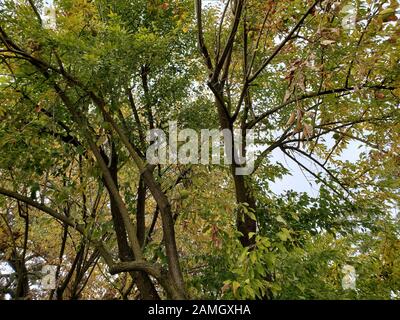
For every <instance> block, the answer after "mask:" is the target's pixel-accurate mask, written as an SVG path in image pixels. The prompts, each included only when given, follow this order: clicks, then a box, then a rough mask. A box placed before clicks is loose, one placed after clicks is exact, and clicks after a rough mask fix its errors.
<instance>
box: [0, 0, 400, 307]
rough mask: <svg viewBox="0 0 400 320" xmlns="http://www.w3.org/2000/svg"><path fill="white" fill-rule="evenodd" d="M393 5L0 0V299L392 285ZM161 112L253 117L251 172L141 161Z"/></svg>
mask: <svg viewBox="0 0 400 320" xmlns="http://www.w3.org/2000/svg"><path fill="white" fill-rule="evenodd" d="M399 10H400V7H399V2H398V1H397V0H390V1H387V0H386V1H382V0H360V1H354V2H353V1H334V0H324V1H311V0H292V1H287V0H284V1H273V0H265V1H260V0H224V1H222V0H221V1H214V2H210V1H204V3H202V1H200V0H195V1H193V0H190V1H187V0H170V1H164V0H119V1H111V0H92V1H89V0H54V1H52V2H51V4H50V5H49V2H47V4H46V3H45V2H44V1H42V0H29V1H25V0H18V1H17V0H1V1H0V60H1V64H0V298H4V299H160V298H161V299H164V298H172V299H222V298H226V299H398V298H399V297H400V224H399V218H400V216H399V215H398V213H397V210H398V209H397V208H398V203H399V187H400V169H399V168H400V137H399V132H400V112H399V110H400V108H399V105H400V103H399V102H400V64H399V60H400V50H399V48H400V22H399V21H400V20H399V19H398V18H399V14H400V11H399ZM53 13H54V14H53ZM345 19H350V20H349V21H350V22H351V23H353V24H352V25H351V24H350V26H347V25H345V24H344V23H343V21H345ZM171 120H174V121H177V123H178V126H179V127H180V128H192V129H194V130H196V131H200V130H201V129H204V128H210V129H218V128H219V129H230V130H233V129H235V128H241V129H243V130H246V129H253V130H254V132H255V136H256V145H257V146H258V147H257V160H256V163H255V170H254V172H253V173H252V174H251V175H247V176H239V175H236V174H235V169H236V168H238V167H240V164H239V163H235V162H234V163H233V164H231V165H216V164H213V165H193V164H168V165H150V164H148V163H147V162H146V149H147V147H148V145H149V142H148V141H147V140H146V133H147V131H148V130H149V129H152V128H162V129H167V128H168V122H169V121H171ZM244 132H245V131H244ZM232 152H234V151H232ZM243 152H244V153H246V152H248V148H244V150H243ZM349 152H350V153H352V155H354V157H353V158H354V159H356V160H354V161H353V160H352V161H349V160H347V159H346V157H345V155H346V153H347V154H348V153H349ZM277 154H281V155H282V156H281V157H277V156H276V155H277ZM283 156H284V158H283ZM281 159H285V160H284V161H282V160H281ZM295 166H296V167H299V168H300V170H301V172H302V173H303V174H304V179H305V184H304V185H307V180H306V179H307V178H308V179H309V180H310V181H312V182H313V183H314V188H315V189H316V190H317V194H316V195H313V196H312V195H311V194H310V193H307V192H306V190H286V191H284V192H281V193H278V192H274V187H273V186H274V184H277V183H278V184H279V183H280V181H281V179H282V178H283V177H286V176H288V175H291V174H293V173H294V172H293V168H294V167H295ZM297 171H298V170H297ZM293 177H294V179H302V178H303V176H301V175H299V174H298V173H297V174H295V175H294V176H293ZM45 265H54V266H56V287H55V289H52V290H45V289H43V287H42V282H41V279H42V277H43V275H42V272H41V270H42V267H43V266H45ZM348 265H350V266H353V267H354V268H355V270H356V274H357V279H356V287H355V289H350V290H349V289H347V290H345V289H344V288H343V286H342V278H343V276H344V273H343V267H344V266H348Z"/></svg>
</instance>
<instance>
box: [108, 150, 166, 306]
mask: <svg viewBox="0 0 400 320" xmlns="http://www.w3.org/2000/svg"><path fill="white" fill-rule="evenodd" d="M117 166H118V158H117V155H116V152H115V150H113V154H112V159H111V166H110V173H111V176H112V178H113V180H114V183H115V185H116V186H118V167H117ZM109 195H110V205H111V215H112V220H113V225H114V230H115V233H116V236H117V245H118V253H119V258H120V260H121V261H123V262H125V261H133V260H135V257H134V254H133V251H132V249H131V247H130V246H129V243H128V239H127V236H126V230H125V226H124V221H123V219H122V215H121V213H120V212H119V209H118V205H117V204H116V202H115V200H114V198H113V196H112V194H111V192H109ZM131 276H132V277H133V279H134V281H136V284H137V286H138V289H139V291H140V294H141V297H142V299H145V300H160V296H159V295H158V293H157V290H156V289H155V287H154V284H153V283H152V281H151V280H150V277H149V276H148V275H147V274H146V273H145V272H142V271H140V272H132V273H131Z"/></svg>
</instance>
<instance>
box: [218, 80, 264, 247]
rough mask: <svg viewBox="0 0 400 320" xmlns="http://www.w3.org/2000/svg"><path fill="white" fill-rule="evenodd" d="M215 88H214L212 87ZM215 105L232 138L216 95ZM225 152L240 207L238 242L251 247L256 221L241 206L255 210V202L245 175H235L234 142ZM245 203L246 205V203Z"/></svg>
mask: <svg viewBox="0 0 400 320" xmlns="http://www.w3.org/2000/svg"><path fill="white" fill-rule="evenodd" d="M214 90H215V88H214ZM216 93H217V95H219V97H223V92H222V90H220V89H218V88H217V89H216ZM215 101H216V102H215V103H216V106H217V110H218V116H219V122H220V127H221V129H222V130H223V129H228V130H230V132H231V134H232V140H231V141H234V139H233V124H232V121H231V119H230V118H229V115H228V114H227V111H226V110H225V106H224V105H223V103H222V102H221V101H220V99H219V98H218V97H216V100H215ZM225 152H227V153H229V154H230V156H231V159H232V161H233V163H232V165H231V174H232V179H233V181H234V186H235V196H236V201H237V203H238V205H240V207H239V208H238V210H237V213H236V227H237V230H238V231H240V232H241V233H242V235H241V236H240V238H239V240H240V243H241V244H242V245H243V247H251V246H252V245H254V243H255V239H254V237H252V238H251V239H249V234H250V233H251V232H256V229H257V222H256V221H255V220H253V219H251V218H250V217H249V215H248V214H246V213H245V211H244V210H243V206H246V207H247V209H248V210H252V211H253V212H255V211H256V202H255V200H254V198H253V197H252V195H251V189H250V186H249V185H248V184H246V181H245V176H239V175H236V170H235V169H236V168H238V167H239V165H237V164H236V163H235V157H234V156H233V154H234V144H233V143H232V149H231V150H228V149H225ZM246 204H247V205H246Z"/></svg>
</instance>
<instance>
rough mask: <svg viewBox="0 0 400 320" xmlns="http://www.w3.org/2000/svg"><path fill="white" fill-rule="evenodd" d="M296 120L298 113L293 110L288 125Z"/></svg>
mask: <svg viewBox="0 0 400 320" xmlns="http://www.w3.org/2000/svg"><path fill="white" fill-rule="evenodd" d="M295 121H296V114H295V113H294V112H292V113H291V114H290V117H289V120H288V121H287V123H286V126H287V127H290V126H291V125H292V124H293V123H294V122H295Z"/></svg>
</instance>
